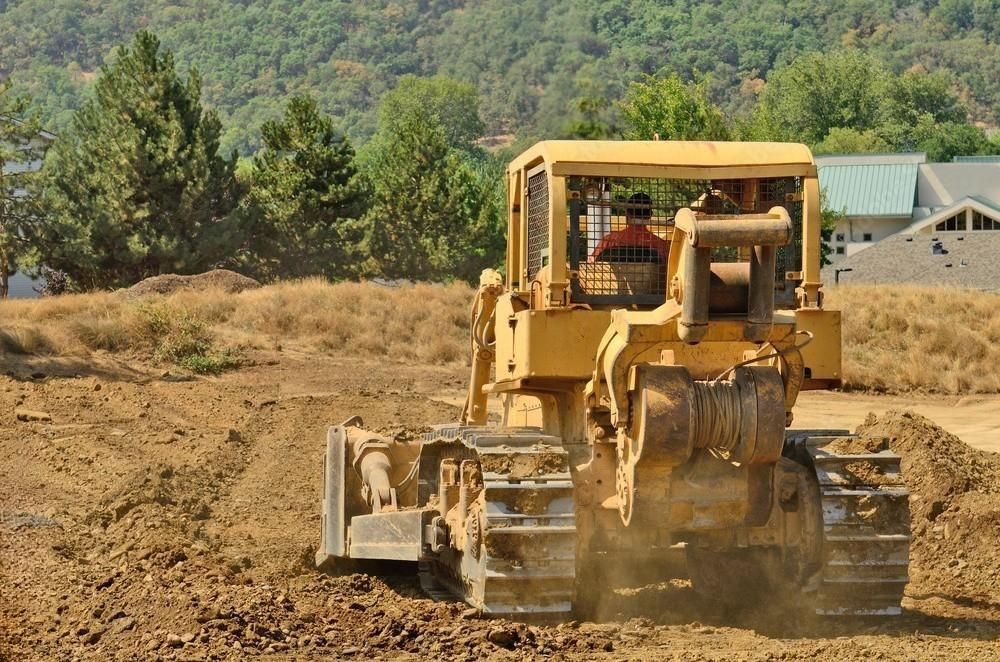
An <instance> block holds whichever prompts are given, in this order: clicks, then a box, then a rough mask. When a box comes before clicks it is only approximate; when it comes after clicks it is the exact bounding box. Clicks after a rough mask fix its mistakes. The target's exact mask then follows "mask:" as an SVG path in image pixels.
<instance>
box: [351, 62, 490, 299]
mask: <svg viewBox="0 0 1000 662" xmlns="http://www.w3.org/2000/svg"><path fill="white" fill-rule="evenodd" d="M469 91H470V89H469V88H468V87H467V86H463V85H461V84H458V83H454V81H448V80H447V79H442V78H441V77H435V78H434V79H430V81H429V82H428V81H422V80H419V79H414V78H410V79H407V81H406V82H405V83H404V84H403V85H401V86H400V87H399V88H397V89H395V90H393V91H392V92H390V93H388V94H386V97H385V100H384V102H383V106H382V107H381V108H380V109H379V126H378V131H377V132H376V134H375V136H374V137H373V138H372V140H371V142H370V143H368V145H366V147H365V150H364V153H363V155H362V158H361V160H362V162H363V164H364V172H365V176H366V179H367V181H368V186H369V194H370V200H371V208H370V209H369V212H368V214H367V215H366V218H365V228H366V231H365V242H364V247H365V249H366V251H367V253H368V254H369V256H370V258H369V261H368V270H369V273H373V274H380V275H382V276H385V277H388V278H414V279H429V280H445V279H449V278H461V279H464V280H469V281H473V280H475V279H476V278H477V277H478V275H479V272H480V270H482V269H483V268H484V267H487V266H489V267H492V266H496V264H497V262H498V261H499V260H500V259H501V256H502V254H503V234H502V231H503V230H502V223H501V221H500V220H499V219H500V218H501V216H502V210H503V209H504V202H503V199H502V197H501V196H500V195H498V190H497V185H498V182H500V181H502V174H501V173H502V168H501V167H500V166H499V165H498V164H497V163H496V162H495V161H494V160H493V159H492V158H491V157H489V156H488V155H486V154H485V153H484V152H483V151H482V150H480V149H479V148H477V147H476V146H475V144H474V143H475V140H476V139H477V138H478V136H477V135H476V134H475V133H474V132H473V129H474V128H475V127H477V126H478V127H481V125H479V124H477V123H476V121H475V118H478V117H479V112H478V98H477V97H476V96H475V94H469ZM445 107H447V108H448V112H447V113H445V112H439V111H437V110H435V109H439V108H445Z"/></svg>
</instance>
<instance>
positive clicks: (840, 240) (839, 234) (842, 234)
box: [837, 232, 844, 243]
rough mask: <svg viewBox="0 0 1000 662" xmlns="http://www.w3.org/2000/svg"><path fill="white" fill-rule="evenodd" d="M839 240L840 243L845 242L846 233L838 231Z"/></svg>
mask: <svg viewBox="0 0 1000 662" xmlns="http://www.w3.org/2000/svg"><path fill="white" fill-rule="evenodd" d="M837 241H839V242H840V243H844V233H843V232H838V233H837Z"/></svg>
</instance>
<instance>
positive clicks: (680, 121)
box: [620, 74, 729, 140]
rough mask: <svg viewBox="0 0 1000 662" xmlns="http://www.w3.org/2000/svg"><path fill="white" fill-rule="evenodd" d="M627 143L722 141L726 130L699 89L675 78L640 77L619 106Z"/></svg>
mask: <svg viewBox="0 0 1000 662" xmlns="http://www.w3.org/2000/svg"><path fill="white" fill-rule="evenodd" d="M620 108H621V115H622V121H623V122H624V124H625V129H624V132H623V134H624V137H625V138H626V139H628V140H651V139H652V138H653V137H654V136H656V135H659V137H660V138H661V139H663V140H726V139H728V138H729V129H728V128H727V126H726V120H725V117H724V116H723V114H722V111H721V110H719V108H718V107H716V106H715V105H713V104H712V102H711V101H709V100H708V95H707V94H706V92H705V88H704V86H703V85H696V84H693V83H685V82H684V81H682V80H681V78H680V76H678V75H677V74H668V75H666V76H661V77H653V76H644V77H643V78H642V79H641V80H638V81H635V82H633V83H631V84H629V86H628V89H627V90H626V92H625V98H624V99H623V100H622V101H621V104H620Z"/></svg>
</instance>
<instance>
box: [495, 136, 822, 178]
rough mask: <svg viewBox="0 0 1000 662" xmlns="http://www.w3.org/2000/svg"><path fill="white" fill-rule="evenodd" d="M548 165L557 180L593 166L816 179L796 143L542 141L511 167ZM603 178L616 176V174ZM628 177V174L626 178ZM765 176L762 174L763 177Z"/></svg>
mask: <svg viewBox="0 0 1000 662" xmlns="http://www.w3.org/2000/svg"><path fill="white" fill-rule="evenodd" d="M543 162H544V163H546V164H548V166H549V168H550V171H551V172H552V174H554V175H566V174H597V173H592V172H589V171H591V170H592V169H593V168H594V167H595V166H600V165H607V166H612V168H611V170H614V166H623V167H625V168H627V169H629V170H631V169H634V168H635V167H640V168H650V167H653V168H655V167H673V168H765V169H769V168H768V167H771V168H774V167H775V166H777V167H780V168H781V169H783V170H788V171H797V172H796V174H802V175H815V166H814V165H813V157H812V153H811V152H810V151H809V148H808V147H806V146H805V145H801V144H798V143H764V142H712V141H695V140H692V141H681V140H544V141H542V142H538V143H535V144H534V145H533V146H532V147H530V148H529V149H527V150H525V151H524V152H523V153H522V154H521V155H520V156H518V157H517V158H516V159H514V161H512V162H511V164H510V166H509V168H508V170H509V171H510V172H514V171H517V170H520V169H522V168H533V167H534V166H536V165H538V164H540V163H543ZM602 174H608V175H613V174H615V173H613V172H607V173H602ZM622 174H624V173H622ZM762 174H763V173H762Z"/></svg>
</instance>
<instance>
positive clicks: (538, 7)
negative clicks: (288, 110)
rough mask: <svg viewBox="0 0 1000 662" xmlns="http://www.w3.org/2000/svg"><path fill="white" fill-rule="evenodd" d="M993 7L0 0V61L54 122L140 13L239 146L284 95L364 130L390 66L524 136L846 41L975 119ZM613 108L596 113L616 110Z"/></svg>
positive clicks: (995, 73)
mask: <svg viewBox="0 0 1000 662" xmlns="http://www.w3.org/2000/svg"><path fill="white" fill-rule="evenodd" d="M997 16H998V10H997V3H996V2H991V1H990V0H919V1H917V0H905V1H898V0H864V1H863V2H849V3H837V2H779V1H778V0H761V1H759V2H753V3H747V2H744V1H742V0H718V1H716V2H701V1H699V0H672V1H671V2H662V1H661V0H603V1H602V2H580V0H550V1H549V2H543V3H539V2H534V1H531V0H509V1H504V2H499V1H497V0H488V1H482V0H477V1H476V2H472V1H470V0H426V1H421V2H399V0H372V1H371V2H363V3H361V2H349V1H348V0H295V1H293V0H243V1H241V2H237V3H233V2H224V1H223V0H202V1H200V2H197V3H176V2H167V1H166V0H104V1H102V2H92V1H90V0H60V1H59V2H43V1H42V0H20V1H19V2H6V3H0V75H3V76H4V77H5V76H7V75H9V74H10V73H11V72H16V80H17V85H18V89H19V90H24V91H27V92H30V93H31V94H32V95H33V96H34V98H35V100H36V102H37V103H38V104H39V107H40V109H41V111H42V115H43V120H44V122H45V126H46V127H47V128H49V129H51V130H54V131H56V132H57V133H60V132H62V131H63V130H65V129H67V128H68V127H69V126H70V124H71V117H72V111H73V110H74V109H76V108H78V107H80V106H81V105H83V103H84V100H85V99H86V98H87V93H88V91H89V90H92V86H93V81H94V79H95V75H96V73H97V72H98V71H99V69H100V67H101V66H103V65H106V64H109V63H111V62H113V61H114V59H115V57H116V55H115V49H116V48H117V46H118V45H119V44H121V43H124V42H127V41H128V40H129V39H131V38H132V35H133V34H134V33H135V32H136V31H138V30H139V29H143V28H148V29H150V30H153V31H155V32H156V34H157V35H159V36H160V38H161V39H162V40H163V44H164V45H165V46H166V47H168V48H170V49H172V50H173V51H174V53H175V54H176V59H177V63H178V65H179V66H180V67H181V68H182V69H186V68H187V67H190V66H192V65H196V66H197V67H198V69H199V70H200V71H201V72H202V74H203V77H204V87H203V93H204V102H205V104H206V105H207V106H208V107H211V108H213V109H215V110H216V111H217V112H218V113H219V116H220V118H221V119H222V121H223V124H224V127H225V129H224V131H223V134H222V136H221V137H220V140H221V144H222V148H223V151H224V152H225V153H228V151H229V150H231V149H232V148H238V149H239V150H240V151H241V152H242V153H244V154H247V153H250V152H252V151H254V150H255V149H256V148H257V147H258V146H259V144H260V133H259V128H260V126H261V125H262V124H263V122H264V121H267V120H272V119H277V118H278V117H280V116H281V115H282V112H283V109H284V106H285V102H286V100H287V98H288V97H289V96H293V95H296V94H308V95H311V96H313V97H314V98H315V99H316V100H317V102H318V106H319V108H320V109H321V110H322V111H324V112H325V113H328V114H330V115H331V116H333V117H334V118H336V119H337V121H338V125H339V126H340V128H342V129H343V130H344V131H345V132H346V133H347V134H348V136H350V137H351V139H352V140H353V141H354V142H355V144H361V143H363V142H364V141H365V140H366V139H367V138H368V137H369V136H371V135H372V134H373V133H374V131H375V129H376V125H377V112H376V109H377V108H378V104H379V102H380V100H381V99H382V97H383V96H384V95H385V94H386V92H388V91H389V90H391V89H393V88H394V87H395V85H396V83H397V82H398V80H399V79H400V78H401V77H403V76H407V75H416V76H423V77H426V76H434V75H437V74H442V75H445V76H448V77H449V78H452V79H455V80H457V81H461V82H463V83H465V84H469V85H472V86H474V87H475V89H476V91H477V92H478V94H479V97H480V99H481V102H482V104H481V108H482V119H483V122H484V124H485V127H486V128H485V133H486V134H487V135H493V136H498V135H510V134H516V136H517V138H518V139H519V140H520V139H524V140H528V139H532V138H537V137H541V136H549V137H551V136H556V135H559V134H561V133H563V130H564V127H565V124H566V119H567V116H569V115H571V114H574V113H575V112H576V109H575V102H576V101H577V100H578V99H580V98H582V97H590V98H600V97H604V98H607V99H609V100H611V101H614V100H616V99H619V98H621V97H622V96H623V94H624V91H625V89H626V87H627V86H628V84H629V82H631V81H634V80H638V79H639V77H640V76H641V75H643V74H649V75H656V74H660V73H661V69H664V68H665V69H666V71H665V72H662V73H676V74H678V75H679V76H680V77H681V79H682V80H685V81H689V80H704V81H705V91H706V94H707V95H708V97H709V99H710V100H711V101H712V102H713V103H714V104H716V105H717V106H719V107H720V108H721V109H722V110H723V111H724V112H725V113H726V114H727V115H729V116H740V115H744V114H746V113H747V112H748V111H749V110H750V109H751V108H752V107H753V105H754V102H755V99H756V91H757V90H758V89H759V88H760V86H761V85H762V83H763V81H765V80H768V81H770V79H771V74H772V72H773V71H774V70H775V69H777V68H781V67H784V66H786V65H788V64H789V63H791V62H792V61H794V60H795V59H796V58H797V57H798V56H800V55H801V54H803V53H809V52H826V51H830V50H837V49H838V48H854V49H857V50H858V51H863V52H865V53H867V54H868V55H870V56H871V57H872V58H873V59H874V60H875V61H876V62H877V63H878V64H879V66H880V67H881V68H882V69H884V70H885V71H887V72H891V73H892V74H894V75H900V74H902V73H904V72H906V71H909V70H911V69H916V70H924V71H930V72H940V73H941V74H942V75H943V76H945V77H946V78H947V80H948V81H949V84H950V86H951V87H953V88H954V89H955V90H956V91H957V92H958V93H959V96H960V98H961V99H963V101H964V102H965V104H966V105H967V106H968V110H969V112H970V113H971V119H972V120H974V121H976V122H984V123H986V124H990V125H996V124H997V123H998V122H1000V47H998V43H1000V20H998V18H997ZM616 112H617V111H616V109H615V108H614V106H613V104H608V105H607V107H605V108H604V109H600V110H599V111H598V116H599V117H601V118H602V119H603V120H604V121H605V122H608V123H610V124H612V125H614V124H615V121H614V120H615V115H616ZM848 119H849V118H848ZM837 126H840V127H853V126H855V125H854V124H853V123H852V122H850V121H847V122H845V121H844V120H838V124H837ZM855 128H856V127H855ZM824 137H825V134H824V135H819V136H814V137H813V138H812V139H814V140H815V141H820V140H822V139H823V138H824Z"/></svg>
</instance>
